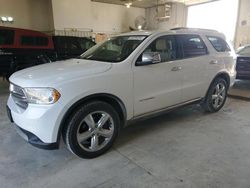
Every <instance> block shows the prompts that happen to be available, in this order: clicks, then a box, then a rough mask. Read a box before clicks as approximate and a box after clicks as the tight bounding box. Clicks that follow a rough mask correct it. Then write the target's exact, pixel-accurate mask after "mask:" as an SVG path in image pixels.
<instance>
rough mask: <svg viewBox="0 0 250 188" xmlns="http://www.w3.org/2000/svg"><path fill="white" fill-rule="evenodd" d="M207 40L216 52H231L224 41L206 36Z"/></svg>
mask: <svg viewBox="0 0 250 188" xmlns="http://www.w3.org/2000/svg"><path fill="white" fill-rule="evenodd" d="M207 38H208V40H209V41H210V42H211V44H212V45H213V47H214V48H215V50H216V51H217V52H228V51H231V50H230V47H229V46H228V44H227V43H226V41H225V40H223V39H222V38H219V37H213V36H208V37H207Z"/></svg>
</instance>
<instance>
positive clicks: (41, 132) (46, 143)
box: [7, 95, 63, 149]
mask: <svg viewBox="0 0 250 188" xmlns="http://www.w3.org/2000/svg"><path fill="white" fill-rule="evenodd" d="M62 111H63V105H62V104H60V102H57V103H56V104H53V105H34V104H29V105H28V107H27V109H22V108H20V107H19V106H18V105H16V103H15V101H14V99H13V98H12V96H11V95H10V97H9V99H8V103H7V112H8V115H9V118H10V121H12V122H14V123H15V124H16V125H17V128H18V132H19V134H20V132H21V133H22V135H25V136H23V137H24V138H25V139H26V140H27V141H28V142H29V143H31V144H32V145H34V146H37V147H39V148H44V149H51V148H53V149H55V148H58V143H59V140H60V135H59V128H60V123H61V120H62V118H63V117H62V114H63V112H62Z"/></svg>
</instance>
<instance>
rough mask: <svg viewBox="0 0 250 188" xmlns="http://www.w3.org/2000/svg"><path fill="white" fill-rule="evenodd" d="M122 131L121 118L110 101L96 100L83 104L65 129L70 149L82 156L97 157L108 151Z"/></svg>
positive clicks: (64, 134) (64, 135)
mask: <svg viewBox="0 0 250 188" xmlns="http://www.w3.org/2000/svg"><path fill="white" fill-rule="evenodd" d="M119 131H120V119H119V115H118V114H117V112H116V111H115V110H114V108H113V107H112V106H111V105H109V104H108V103H105V102H101V101H94V102H90V103H87V104H85V105H83V106H81V107H80V108H79V109H78V110H76V111H75V113H74V114H72V116H71V117H70V118H69V121H68V123H67V125H66V127H65V129H64V131H63V139H64V141H65V144H66V145H67V147H68V149H69V150H70V151H71V152H72V153H73V154H75V155H77V156H78V157H80V158H95V157H98V156H100V155H102V154H103V153H105V152H106V151H108V150H109V149H110V148H111V147H112V145H113V143H114V141H115V139H116V137H117V136H118V133H119Z"/></svg>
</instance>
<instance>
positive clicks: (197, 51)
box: [176, 35, 207, 58]
mask: <svg viewBox="0 0 250 188" xmlns="http://www.w3.org/2000/svg"><path fill="white" fill-rule="evenodd" d="M176 37H177V39H178V42H179V44H180V46H181V48H182V52H183V58H190V57H196V56H202V55H206V54H207V47H206V45H205V44H204V42H203V41H202V39H201V38H200V37H199V36H198V35H177V36H176Z"/></svg>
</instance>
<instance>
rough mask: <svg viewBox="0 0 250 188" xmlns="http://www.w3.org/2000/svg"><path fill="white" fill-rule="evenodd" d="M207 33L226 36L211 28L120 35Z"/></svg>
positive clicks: (137, 32) (176, 29)
mask: <svg viewBox="0 0 250 188" xmlns="http://www.w3.org/2000/svg"><path fill="white" fill-rule="evenodd" d="M164 33H165V34H205V35H215V36H220V37H223V38H225V35H224V34H223V33H220V32H218V31H216V30H211V29H199V28H173V29H171V30H156V31H132V32H129V33H123V34H121V35H119V36H131V35H133V36H134V35H144V36H149V35H157V34H164Z"/></svg>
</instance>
